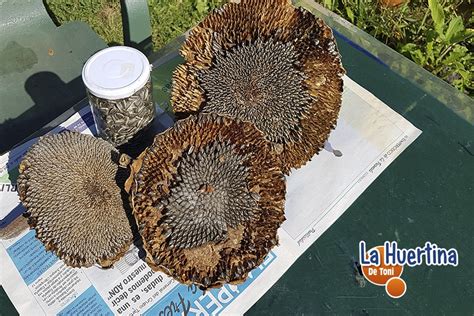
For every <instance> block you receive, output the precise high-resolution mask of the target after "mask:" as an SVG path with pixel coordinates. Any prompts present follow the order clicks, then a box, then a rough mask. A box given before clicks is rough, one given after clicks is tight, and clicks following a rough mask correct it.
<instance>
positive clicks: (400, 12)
mask: <svg viewBox="0 0 474 316" xmlns="http://www.w3.org/2000/svg"><path fill="white" fill-rule="evenodd" d="M318 1H319V2H320V3H321V4H322V5H324V6H325V7H326V8H328V9H330V10H332V11H334V12H335V13H337V14H339V15H341V16H342V17H344V18H345V19H347V20H348V21H350V22H351V23H352V24H354V25H356V26H357V27H359V28H360V29H363V30H365V31H366V32H368V33H369V34H371V35H372V36H374V37H375V38H377V39H378V40H380V41H382V42H384V43H385V44H387V45H388V46H390V47H392V48H394V49H395V50H397V51H399V52H400V53H402V54H404V55H405V56H407V57H408V58H410V59H412V60H413V61H414V62H416V63H417V64H419V65H420V66H422V67H424V68H425V69H427V70H429V71H431V72H432V73H433V74H435V75H436V76H438V77H440V78H442V79H443V80H445V81H447V82H448V83H450V84H452V85H453V86H455V87H456V88H458V89H459V90H461V91H463V92H465V93H466V94H469V95H470V96H472V95H473V89H474V85H473V78H474V64H473V62H474V52H473V41H474V31H473V29H472V28H473V23H474V18H473V14H472V9H473V3H472V0H464V1H462V0H318ZM396 3H398V5H393V4H396Z"/></svg>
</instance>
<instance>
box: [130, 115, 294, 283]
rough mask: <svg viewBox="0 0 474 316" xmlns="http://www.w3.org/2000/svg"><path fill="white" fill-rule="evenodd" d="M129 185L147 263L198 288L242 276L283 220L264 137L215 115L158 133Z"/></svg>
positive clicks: (279, 185) (276, 174) (279, 181)
mask: <svg viewBox="0 0 474 316" xmlns="http://www.w3.org/2000/svg"><path fill="white" fill-rule="evenodd" d="M127 189H128V190H129V191H130V195H131V202H132V206H133V214H134V216H135V219H136V221H137V224H138V228H139V232H140V235H141V236H142V238H143V245H144V249H145V251H146V253H147V256H146V260H147V262H148V263H149V264H150V266H151V267H152V268H154V269H156V270H161V271H164V272H165V273H167V274H169V275H171V276H173V277H174V278H176V279H177V280H178V281H180V282H182V283H186V284H191V283H194V284H198V285H199V286H201V287H203V288H208V287H213V286H219V285H221V284H223V283H228V282H241V281H243V280H244V279H245V278H246V276H247V274H248V272H249V271H250V270H252V269H253V268H255V267H257V266H258V265H259V264H260V263H262V261H263V260H264V258H265V256H266V255H267V253H268V252H269V250H270V249H271V248H272V247H273V246H275V245H276V244H277V229H278V227H279V226H280V224H281V223H282V222H283V220H284V211H283V209H284V199H285V179H284V176H283V173H282V172H281V170H280V168H279V166H278V164H277V162H276V160H275V157H274V155H273V154H272V152H271V151H270V150H269V145H268V142H267V141H266V140H265V138H264V137H263V135H262V133H261V132H260V131H259V130H257V129H256V128H255V127H254V125H253V124H251V123H248V122H240V121H236V120H234V119H230V118H227V117H221V116H217V115H215V114H202V115H199V116H197V117H195V116H191V117H188V118H187V119H185V120H181V121H178V122H177V123H176V125H175V126H174V127H173V128H171V129H169V130H167V131H165V132H164V133H162V134H159V135H157V136H156V138H155V140H154V143H153V145H152V146H151V147H149V148H148V149H146V150H145V151H144V152H143V153H142V154H141V155H140V157H139V158H138V159H137V160H135V161H134V163H133V166H132V175H131V176H130V178H129V180H128V181H127Z"/></svg>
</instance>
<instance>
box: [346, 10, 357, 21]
mask: <svg viewBox="0 0 474 316" xmlns="http://www.w3.org/2000/svg"><path fill="white" fill-rule="evenodd" d="M346 12H347V17H348V18H349V19H350V20H351V23H352V24H354V21H355V19H354V12H352V9H351V8H350V7H346Z"/></svg>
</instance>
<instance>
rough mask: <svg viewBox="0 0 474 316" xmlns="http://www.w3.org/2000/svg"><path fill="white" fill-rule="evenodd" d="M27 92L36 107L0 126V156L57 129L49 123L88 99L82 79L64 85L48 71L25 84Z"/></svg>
mask: <svg viewBox="0 0 474 316" xmlns="http://www.w3.org/2000/svg"><path fill="white" fill-rule="evenodd" d="M25 90H26V92H27V93H28V94H29V96H30V97H31V99H32V103H33V105H32V106H31V107H29V108H28V109H27V110H26V111H24V112H23V113H22V114H21V115H19V116H18V117H16V118H12V119H7V120H6V121H4V122H3V123H1V124H0V139H1V142H0V153H3V152H6V151H8V150H9V149H11V148H12V147H13V146H15V145H17V144H18V143H20V142H22V141H23V140H24V139H26V138H27V137H29V136H30V135H32V134H33V133H35V134H40V133H41V132H42V131H44V132H43V133H45V132H47V131H48V130H50V129H51V128H53V127H55V126H49V123H50V122H51V121H53V120H54V119H55V118H57V117H58V116H60V115H61V114H63V113H64V112H65V111H67V110H68V109H70V108H71V107H73V106H74V105H75V104H77V103H78V102H79V101H80V100H82V99H83V98H85V96H86V91H85V87H84V84H83V82H82V78H81V77H80V76H79V77H76V78H75V79H73V80H72V81H70V82H68V83H65V82H64V81H62V80H61V78H59V77H58V75H57V74H55V73H52V72H48V71H43V72H38V73H35V74H34V75H32V76H30V77H29V78H28V79H27V80H26V82H25ZM9 106H11V107H15V106H17V105H15V104H10V105H9ZM77 110H78V109H77Z"/></svg>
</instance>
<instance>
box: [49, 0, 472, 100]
mask: <svg viewBox="0 0 474 316" xmlns="http://www.w3.org/2000/svg"><path fill="white" fill-rule="evenodd" d="M316 1H318V2H320V3H321V4H323V5H324V6H326V7H327V8H329V9H330V10H332V11H334V12H336V13H337V14H339V15H341V16H342V17H344V18H345V19H347V20H348V21H350V22H351V23H353V24H354V25H356V26H357V27H359V28H361V29H363V30H365V31H366V32H368V33H369V34H371V35H372V36H374V37H375V38H377V39H378V40H380V41H381V42H383V43H385V44H387V45H389V46H391V47H392V48H394V49H396V50H398V51H399V52H400V53H402V54H404V55H405V56H407V57H408V58H410V59H412V60H413V61H415V62H416V63H417V64H419V65H420V66H422V67H424V68H425V69H427V70H429V71H431V72H432V73H433V74H435V75H437V76H438V77H440V78H442V79H443V80H445V81H447V82H448V83H450V84H451V85H453V86H455V87H456V88H458V89H459V90H460V91H462V92H464V93H466V94H468V95H471V96H472V95H473V91H474V84H473V78H474V53H473V51H474V49H473V41H474V31H473V29H472V28H473V24H474V18H473V15H472V1H474V0H404V1H401V2H402V4H401V5H398V6H395V7H390V6H384V5H381V3H382V2H390V1H395V0H316ZM396 1H399V0H396ZM45 2H46V4H47V6H48V7H49V11H50V13H51V15H52V16H53V18H55V19H56V21H57V23H58V24H62V23H64V22H67V21H74V20H76V21H84V22H86V23H88V24H89V25H90V26H91V27H92V28H93V29H94V31H95V32H97V33H98V34H99V35H100V36H101V37H102V38H103V39H104V40H105V41H106V42H107V43H108V44H109V45H119V44H123V36H122V20H121V15H120V1H119V0H76V1H69V0H45ZM225 2H227V1H226V0H148V7H149V11H150V18H151V23H152V37H153V44H154V49H155V50H158V49H160V48H161V47H163V46H164V45H166V44H167V43H168V42H169V41H171V40H172V39H173V38H175V37H176V36H178V35H180V34H182V33H183V32H185V31H186V30H188V29H190V28H191V27H192V26H193V25H195V24H197V23H198V22H199V21H200V20H202V18H204V16H205V15H206V14H207V13H208V12H209V11H211V10H212V9H214V8H216V7H219V6H220V5H222V4H223V3H225Z"/></svg>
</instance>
